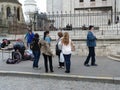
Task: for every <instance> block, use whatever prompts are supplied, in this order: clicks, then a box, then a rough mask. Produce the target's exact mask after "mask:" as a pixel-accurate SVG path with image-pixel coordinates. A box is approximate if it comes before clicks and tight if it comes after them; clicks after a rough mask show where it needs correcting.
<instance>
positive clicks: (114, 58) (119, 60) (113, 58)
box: [108, 55, 120, 62]
mask: <svg viewBox="0 0 120 90" xmlns="http://www.w3.org/2000/svg"><path fill="white" fill-rule="evenodd" d="M108 58H109V59H111V60H114V61H118V62H120V58H116V57H111V56H110V55H109V56H108Z"/></svg>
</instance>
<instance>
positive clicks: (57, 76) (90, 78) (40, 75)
mask: <svg viewBox="0 0 120 90" xmlns="http://www.w3.org/2000/svg"><path fill="white" fill-rule="evenodd" d="M0 76H13V77H14V76H17V77H26V78H29V77H32V78H33V77H34V78H50V79H60V80H61V79H63V80H74V81H76V80H77V81H88V82H101V83H116V84H120V78H119V77H95V76H80V75H68V74H65V75H61V74H52V73H31V72H18V71H0Z"/></svg>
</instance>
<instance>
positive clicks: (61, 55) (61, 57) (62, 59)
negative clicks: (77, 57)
mask: <svg viewBox="0 0 120 90" xmlns="http://www.w3.org/2000/svg"><path fill="white" fill-rule="evenodd" d="M64 61H65V59H64V56H63V53H62V52H61V53H60V62H64Z"/></svg>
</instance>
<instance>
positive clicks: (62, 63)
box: [58, 55, 64, 67]
mask: <svg viewBox="0 0 120 90" xmlns="http://www.w3.org/2000/svg"><path fill="white" fill-rule="evenodd" d="M58 60H59V66H60V67H62V66H64V62H60V55H58Z"/></svg>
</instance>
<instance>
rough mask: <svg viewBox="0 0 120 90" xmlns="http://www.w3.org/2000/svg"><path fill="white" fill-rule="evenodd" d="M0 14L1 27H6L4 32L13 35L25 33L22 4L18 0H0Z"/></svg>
mask: <svg viewBox="0 0 120 90" xmlns="http://www.w3.org/2000/svg"><path fill="white" fill-rule="evenodd" d="M0 13H1V23H0V24H1V26H2V27H6V29H5V30H6V32H8V33H15V34H17V33H24V32H26V31H25V29H26V25H25V20H24V16H23V11H22V4H21V3H19V1H18V0H0ZM2 27H1V28H2ZM7 27H8V28H7ZM1 32H3V30H1Z"/></svg>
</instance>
